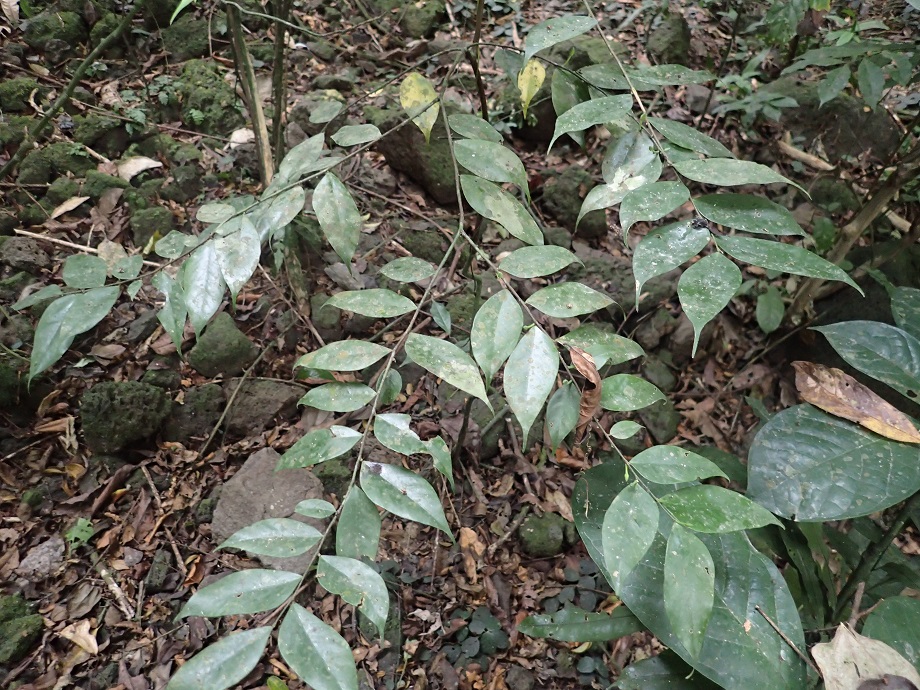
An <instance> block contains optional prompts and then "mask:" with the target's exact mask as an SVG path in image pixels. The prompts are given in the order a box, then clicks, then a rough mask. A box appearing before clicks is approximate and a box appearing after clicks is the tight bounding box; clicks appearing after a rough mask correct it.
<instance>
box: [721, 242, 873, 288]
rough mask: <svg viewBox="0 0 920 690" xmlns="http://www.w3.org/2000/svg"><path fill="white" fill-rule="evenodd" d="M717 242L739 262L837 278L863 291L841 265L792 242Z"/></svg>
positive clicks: (797, 273) (776, 269) (814, 275)
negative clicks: (836, 264)
mask: <svg viewBox="0 0 920 690" xmlns="http://www.w3.org/2000/svg"><path fill="white" fill-rule="evenodd" d="M717 241H718V244H719V247H720V248H721V249H722V250H724V251H725V252H727V253H728V254H731V255H732V256H733V257H735V258H736V259H738V261H744V262H745V263H749V264H753V265H754V266H763V267H764V268H768V269H770V270H771V271H783V272H785V273H792V274H795V275H798V276H807V277H809V278H821V279H822V280H839V281H841V282H843V283H846V284H847V285H851V286H852V287H854V288H856V289H857V290H858V291H859V293H860V294H862V289H861V288H860V287H859V286H858V285H857V284H856V283H855V282H853V279H852V278H850V276H848V275H847V273H846V271H844V270H843V269H842V268H840V267H839V266H835V265H834V264H832V263H831V262H830V261H827V260H826V259H822V258H821V257H820V256H818V255H817V254H812V253H811V252H810V251H808V250H807V249H803V248H802V247H798V246H796V245H794V244H784V243H782V242H773V241H771V240H758V239H754V238H752V237H720V238H719V239H718V240H717Z"/></svg>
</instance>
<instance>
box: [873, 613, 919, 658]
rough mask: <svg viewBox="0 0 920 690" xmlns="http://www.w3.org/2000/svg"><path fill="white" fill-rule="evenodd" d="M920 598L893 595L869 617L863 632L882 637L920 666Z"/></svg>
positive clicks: (878, 638) (877, 637) (890, 645)
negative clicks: (919, 624) (919, 622)
mask: <svg viewBox="0 0 920 690" xmlns="http://www.w3.org/2000/svg"><path fill="white" fill-rule="evenodd" d="M917 621H920V601H918V600H917V599H914V598H912V597H890V598H888V599H885V600H884V601H882V602H881V603H880V604H879V605H878V607H877V608H875V609H873V611H872V613H870V614H869V615H868V617H867V618H866V624H865V625H864V626H863V629H862V634H863V635H865V636H866V637H871V638H872V639H874V640H881V641H882V642H884V643H885V644H887V645H888V646H889V647H891V648H892V649H894V650H895V651H896V652H897V653H898V654H900V655H901V656H903V657H904V658H905V659H907V660H908V661H909V662H910V663H912V664H913V665H914V666H915V667H920V626H918V625H917Z"/></svg>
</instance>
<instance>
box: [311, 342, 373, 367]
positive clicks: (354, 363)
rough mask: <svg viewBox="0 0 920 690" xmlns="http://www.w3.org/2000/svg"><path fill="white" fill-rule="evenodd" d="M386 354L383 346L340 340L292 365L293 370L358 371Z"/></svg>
mask: <svg viewBox="0 0 920 690" xmlns="http://www.w3.org/2000/svg"><path fill="white" fill-rule="evenodd" d="M388 354H390V351H389V350H388V349H387V348H385V347H384V346H383V345H377V344H376V343H369V342H366V341H364V340H340V341H338V342H336V343H330V344H329V345H326V346H324V347H321V348H320V349H318V350H315V351H313V352H308V353H307V354H305V355H304V356H303V357H301V358H300V359H298V360H297V362H295V363H294V368H295V369H297V368H300V367H303V368H305V369H325V370H326V371H360V370H361V369H364V368H366V367H369V366H370V365H371V364H373V363H374V362H376V361H378V360H379V359H380V358H382V357H384V356H386V355H388Z"/></svg>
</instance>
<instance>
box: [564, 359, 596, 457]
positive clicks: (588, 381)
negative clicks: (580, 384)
mask: <svg viewBox="0 0 920 690" xmlns="http://www.w3.org/2000/svg"><path fill="white" fill-rule="evenodd" d="M569 354H570V355H571V357H572V366H574V367H575V369H576V370H577V371H578V373H579V374H581V375H582V376H584V377H585V386H584V388H582V390H581V400H580V402H579V405H578V424H577V425H576V426H575V442H576V443H577V442H578V441H580V440H581V438H582V437H583V436H584V434H585V430H586V429H587V428H588V425H589V424H590V423H591V420H592V419H594V415H595V414H597V411H598V410H599V409H600V406H601V375H600V374H599V373H598V372H597V365H596V364H595V363H594V358H593V357H592V356H591V355H589V354H588V353H587V352H585V351H584V350H582V349H581V348H580V347H571V348H569Z"/></svg>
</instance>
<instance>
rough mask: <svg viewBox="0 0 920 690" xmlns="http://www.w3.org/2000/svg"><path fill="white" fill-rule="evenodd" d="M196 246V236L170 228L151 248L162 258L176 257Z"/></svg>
mask: <svg viewBox="0 0 920 690" xmlns="http://www.w3.org/2000/svg"><path fill="white" fill-rule="evenodd" d="M197 246H198V237H197V236H195V235H186V234H185V233H184V232H179V231H178V230H172V231H170V233H169V234H168V235H166V237H164V238H163V239H161V240H159V241H158V242H157V243H156V244H155V245H154V247H153V250H154V251H155V252H156V253H157V254H159V255H160V256H162V257H163V258H164V259H177V258H179V257H180V256H182V255H183V254H185V252H187V251H188V250H189V249H192V248H193V247H197Z"/></svg>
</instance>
